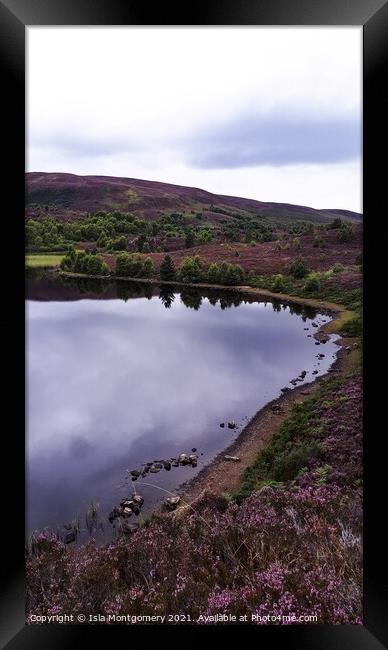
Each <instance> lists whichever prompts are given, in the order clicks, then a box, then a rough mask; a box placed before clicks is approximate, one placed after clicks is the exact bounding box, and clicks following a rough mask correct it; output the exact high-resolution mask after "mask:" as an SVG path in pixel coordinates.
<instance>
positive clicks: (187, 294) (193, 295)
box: [181, 289, 202, 311]
mask: <svg viewBox="0 0 388 650" xmlns="http://www.w3.org/2000/svg"><path fill="white" fill-rule="evenodd" d="M181 301H182V302H183V304H184V305H185V306H186V307H188V308H189V309H195V310H196V311H197V310H198V309H199V308H200V306H201V305H202V294H201V293H200V292H199V291H196V290H195V289H185V290H183V291H181Z"/></svg>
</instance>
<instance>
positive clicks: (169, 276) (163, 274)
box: [160, 255, 176, 282]
mask: <svg viewBox="0 0 388 650" xmlns="http://www.w3.org/2000/svg"><path fill="white" fill-rule="evenodd" d="M175 278H176V270H175V265H174V262H173V261H172V259H171V257H170V255H165V256H164V260H163V262H162V263H161V265H160V279H161V280H168V281H170V282H171V281H173V280H175Z"/></svg>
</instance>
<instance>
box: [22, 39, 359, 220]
mask: <svg viewBox="0 0 388 650" xmlns="http://www.w3.org/2000/svg"><path fill="white" fill-rule="evenodd" d="M27 38H28V41H27V42H28V48H27V65H28V77H27V169H28V171H47V172H49V171H56V172H70V173H74V174H99V175H111V176H126V177H131V178H143V179H149V180H157V181H165V182H170V183H177V184H180V185H189V186H195V187H201V188H203V189H206V190H209V191H212V192H217V193H222V194H229V195H234V196H244V197H249V198H255V199H259V200H262V201H276V202H287V203H297V204H302V205H309V206H313V207H316V208H343V209H349V210H355V211H362V196H361V186H362V183H361V172H362V158H361V120H362V116H361V110H362V109H361V107H362V94H361V93H362V87H361V78H362V77H361V75H362V60H361V57H362V49H361V38H362V31H361V28H358V27H351V28H349V27H348V28H339V27H335V28H288V27H287V28H286V27H284V28H263V27H260V28H236V27H234V28H134V29H133V28H123V27H118V28H70V27H67V28H58V27H54V28H47V27H46V28H38V27H33V28H28V36H27Z"/></svg>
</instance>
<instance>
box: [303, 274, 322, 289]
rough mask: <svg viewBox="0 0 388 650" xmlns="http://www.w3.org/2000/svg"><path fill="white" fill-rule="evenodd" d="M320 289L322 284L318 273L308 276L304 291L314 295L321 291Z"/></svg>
mask: <svg viewBox="0 0 388 650" xmlns="http://www.w3.org/2000/svg"><path fill="white" fill-rule="evenodd" d="M319 289H320V282H319V275H318V273H309V275H308V276H307V281H306V284H305V285H304V290H305V291H308V292H309V293H313V292H316V291H319Z"/></svg>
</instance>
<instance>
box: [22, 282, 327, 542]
mask: <svg viewBox="0 0 388 650" xmlns="http://www.w3.org/2000/svg"><path fill="white" fill-rule="evenodd" d="M123 285H124V283H123ZM123 285H116V284H114V283H110V284H105V285H99V284H92V283H89V284H88V283H85V282H84V283H82V282H78V283H77V284H75V283H74V281H72V282H71V283H70V282H67V283H66V282H64V281H60V280H44V279H43V280H30V281H29V283H28V291H27V298H28V302H27V318H28V326H27V463H28V467H27V475H28V482H27V483H28V485H27V488H28V489H27V495H28V522H27V525H28V529H29V530H32V529H40V528H42V527H44V526H50V527H53V528H56V527H57V526H59V525H62V524H64V523H66V522H68V521H69V520H71V519H73V518H74V517H75V516H76V515H79V516H80V519H81V525H82V521H83V518H84V513H85V511H86V509H87V507H88V505H89V504H90V502H91V500H95V501H97V502H98V503H99V504H100V509H101V514H102V517H103V519H104V520H105V521H106V517H107V514H108V513H109V511H110V510H111V509H112V507H113V506H114V505H117V504H118V502H119V501H120V499H121V498H122V497H124V496H126V495H127V494H130V493H131V489H130V488H131V487H132V486H131V481H129V480H128V479H125V476H126V470H128V469H129V470H130V469H134V468H136V467H138V466H139V465H140V464H142V463H145V462H147V461H153V460H159V459H162V458H169V457H171V456H176V455H178V454H179V453H181V452H190V451H191V448H192V447H196V448H197V450H198V453H199V454H203V455H199V462H198V467H197V468H196V469H194V468H192V467H179V468H172V470H171V471H170V472H167V471H164V470H162V471H161V472H159V474H153V475H149V476H148V477H147V478H146V479H144V481H146V482H147V483H152V484H153V486H154V487H150V486H144V485H143V486H142V482H143V480H142V479H140V480H139V481H137V482H136V488H137V489H138V491H139V492H141V494H142V495H143V496H144V498H145V506H144V510H145V511H146V512H147V510H149V509H150V508H152V507H154V506H155V505H156V503H157V502H158V501H160V500H161V499H163V498H164V496H166V495H165V493H164V492H163V491H162V490H161V489H160V488H162V489H163V490H172V491H174V490H176V489H177V487H178V486H179V484H180V483H182V482H183V481H185V480H187V479H188V478H191V477H192V476H194V475H195V473H196V472H198V471H199V470H200V469H201V467H203V465H204V464H205V463H207V462H209V461H210V460H211V459H212V458H213V457H214V456H215V455H216V454H217V453H219V452H220V451H221V450H222V449H224V448H225V447H226V446H227V445H229V444H230V443H231V442H232V441H233V439H234V438H235V437H236V436H237V435H238V433H239V431H241V428H242V426H244V424H245V423H246V421H247V418H248V419H249V418H251V417H252V416H253V415H254V413H255V412H256V411H257V410H258V409H259V408H260V407H262V406H263V405H264V404H266V403H267V402H268V401H270V400H272V399H274V398H276V397H277V396H279V395H280V389H281V388H282V387H283V386H286V385H288V386H290V387H292V386H291V385H290V384H289V383H288V382H289V381H290V379H292V378H294V377H296V376H297V375H299V374H300V372H301V371H302V370H306V371H308V372H307V375H306V378H305V382H306V383H307V382H309V381H311V380H312V379H313V378H314V377H313V375H312V371H313V370H315V369H316V370H318V371H319V374H322V373H324V372H326V371H327V369H328V367H329V366H330V365H331V364H332V363H333V361H334V358H335V354H336V351H337V349H338V348H337V346H336V345H335V342H334V339H331V340H330V341H328V342H327V343H326V344H325V345H323V344H321V345H319V346H316V345H315V340H314V338H313V337H312V336H311V335H312V334H314V332H315V331H316V329H314V328H313V327H312V322H315V323H318V324H321V323H322V322H324V321H327V320H329V316H328V315H323V314H317V313H316V312H314V311H312V310H311V309H310V310H306V309H302V308H301V307H300V306H295V305H293V306H292V305H282V304H281V303H279V302H270V301H268V302H256V301H250V302H248V301H247V302H245V301H242V300H241V296H236V294H233V293H232V292H231V293H229V292H221V293H219V294H214V293H207V294H206V295H203V294H202V295H201V293H199V292H198V291H185V292H182V293H179V292H178V291H174V292H172V291H171V290H170V289H168V290H166V289H164V290H162V292H161V293H160V292H159V289H156V288H151V287H149V286H147V287H144V285H143V286H141V285H140V284H137V285H135V284H133V285H130V284H127V283H125V286H123ZM144 292H145V293H146V295H144ZM306 328H308V330H307V329H306ZM309 335H310V337H309ZM319 352H323V353H324V354H325V357H324V358H323V359H322V360H319V359H317V357H316V355H317V354H318V353H319ZM228 420H235V421H236V422H237V424H238V425H239V429H237V430H234V431H233V430H231V429H228V428H227V427H225V428H220V426H219V425H220V422H227V421H228ZM108 526H109V524H108Z"/></svg>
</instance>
